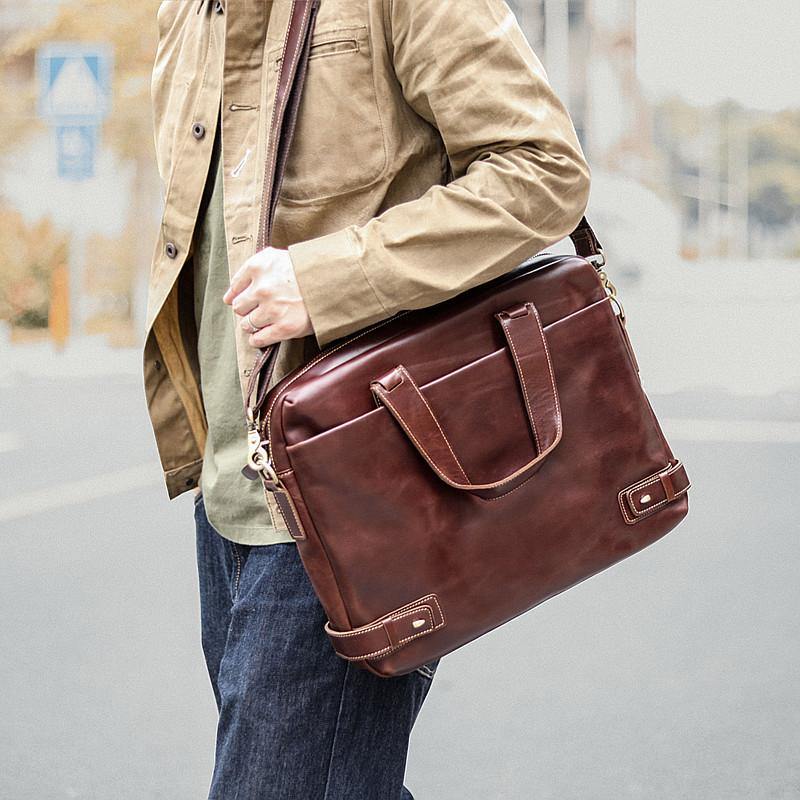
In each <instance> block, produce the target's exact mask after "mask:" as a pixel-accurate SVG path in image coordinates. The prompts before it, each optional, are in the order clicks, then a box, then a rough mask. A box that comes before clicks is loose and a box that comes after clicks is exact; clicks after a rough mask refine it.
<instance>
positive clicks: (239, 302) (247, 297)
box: [231, 291, 259, 317]
mask: <svg viewBox="0 0 800 800" xmlns="http://www.w3.org/2000/svg"><path fill="white" fill-rule="evenodd" d="M258 303H259V301H258V298H257V297H256V296H255V294H254V293H253V292H252V291H243V292H242V293H241V294H239V295H237V296H236V297H234V298H233V301H232V302H231V307H232V308H233V310H234V312H235V313H236V314H238V315H239V316H240V317H243V316H244V315H245V314H249V313H250V312H251V311H253V310H254V309H256V308H258Z"/></svg>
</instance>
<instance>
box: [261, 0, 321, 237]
mask: <svg viewBox="0 0 800 800" xmlns="http://www.w3.org/2000/svg"><path fill="white" fill-rule="evenodd" d="M311 6H312V3H311V2H308V1H307V2H306V4H305V7H304V9H303V19H302V22H301V30H305V28H306V23H307V20H308V17H309V16H310V14H311ZM294 9H295V4H294V3H292V7H291V9H290V11H289V22H288V24H287V26H286V33H285V34H284V39H283V48H282V49H281V52H283V53H285V52H286V46H287V44H288V42H289V32H290V31H291V29H292V18H293V17H294ZM304 40H305V36H298V37H297V41H296V42H295V46H294V52H293V53H292V58H291V61H290V64H291V63H292V62H294V61H295V58H296V56H297V51H298V49H299V47H300V43H301V42H302V41H304ZM284 66H285V64H284ZM296 68H297V65H296V64H295V69H296ZM282 72H283V70H281V71H280V72H279V73H278V77H277V84H276V86H275V100H276V102H275V103H273V105H272V119H271V121H270V126H269V136H270V139H269V148H268V149H267V164H272V163H273V162H272V156H273V153H274V151H275V146H276V144H277V142H276V141H275V139H276V137H275V130H276V128H277V124H278V114H277V113H276V111H277V109H278V106H279V105H281V106H283V110H285V107H286V102H285V101H287V100H288V99H289V95H290V94H291V91H289V92H287V94H286V95H285V97H284V98H283V101H280V98H279V96H278V91H279V89H280V87H281V74H282ZM274 172H275V171H274V170H270V182H269V193H270V196H271V195H272V190H273V188H274V183H275V174H274ZM269 202H270V198H267V203H269ZM267 224H268V225H269V220H267ZM263 233H264V234H265V235H267V236H268V237H269V235H270V234H271V231H269V230H268V231H263Z"/></svg>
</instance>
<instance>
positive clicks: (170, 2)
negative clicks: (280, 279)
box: [144, 0, 589, 497]
mask: <svg viewBox="0 0 800 800" xmlns="http://www.w3.org/2000/svg"><path fill="white" fill-rule="evenodd" d="M290 8H291V2H290V0H272V1H271V0H256V1H255V2H254V0H226V2H225V3H224V5H223V3H222V2H216V3H214V2H211V1H210V2H208V3H206V2H204V0H166V2H162V3H161V5H160V7H159V10H158V26H159V34H160V36H159V44H158V51H157V55H156V59H155V66H154V69H153V80H152V96H153V107H154V118H155V138H156V146H157V155H158V166H159V171H160V174H161V177H162V180H163V182H164V187H165V209H164V215H163V219H162V223H161V230H160V233H159V237H158V242H157V244H156V248H155V255H154V258H153V264H152V269H151V273H150V283H149V295H148V311H147V330H146V343H145V353H144V380H145V388H146V394H147V402H148V408H149V412H150V416H151V420H152V423H153V427H154V430H155V435H156V441H157V444H158V449H159V453H160V456H161V461H162V466H163V470H164V475H165V480H166V485H167V490H168V493H169V496H170V497H176V496H177V495H179V494H181V493H182V492H184V491H186V490H187V489H188V488H190V487H192V486H195V485H196V484H197V481H198V478H199V474H200V468H201V464H202V454H203V447H204V443H205V431H206V423H205V414H204V410H203V404H202V398H201V395H200V388H199V376H198V369H197V358H196V352H195V341H194V336H195V333H194V327H193V319H192V318H191V308H192V306H191V283H190V275H191V269H186V270H183V269H182V268H183V267H184V266H185V265H186V264H187V263H188V262H190V258H191V252H190V251H191V241H192V233H193V230H194V227H195V223H196V220H197V214H198V207H199V205H200V200H201V197H202V194H203V187H204V183H205V179H206V173H207V171H208V166H209V161H210V156H211V149H212V143H213V137H214V125H215V120H216V118H217V109H218V108H219V104H220V102H221V104H222V122H221V125H222V140H223V147H222V159H223V165H224V170H225V177H224V195H225V225H226V233H227V237H228V256H229V259H228V260H229V267H230V272H231V274H233V273H234V272H235V271H236V270H237V269H238V268H239V267H240V266H241V264H242V263H243V262H244V261H245V260H246V259H247V258H248V257H249V256H250V255H251V254H252V253H253V252H254V249H255V240H256V235H257V229H258V221H259V211H260V206H261V202H262V190H263V182H264V165H265V144H266V138H267V129H268V123H269V119H270V113H271V110H272V105H273V95H274V90H275V82H276V77H277V65H278V61H279V59H280V56H281V48H282V43H283V39H284V34H285V32H286V28H287V24H288V19H289V11H290ZM448 170H452V172H449V171H448ZM588 191H589V169H588V167H587V164H586V161H585V159H584V156H583V153H582V152H581V148H580V145H579V143H578V140H577V138H576V135H575V130H574V128H573V125H572V122H571V120H570V118H569V116H568V114H567V112H566V110H565V108H564V106H563V105H562V103H561V102H560V100H559V99H558V98H557V97H556V95H555V94H554V93H553V91H552V89H551V88H550V86H549V84H548V82H547V77H546V75H545V71H544V69H543V68H542V65H541V63H540V62H539V60H538V58H537V57H536V55H534V53H533V51H532V50H531V48H530V46H529V45H528V43H527V41H526V40H525V37H524V36H523V34H522V31H521V30H520V28H519V26H518V24H517V22H516V20H515V18H514V16H513V14H512V13H511V11H510V10H509V8H508V6H507V5H506V3H505V2H504V0H321V3H320V9H319V13H318V17H317V23H316V28H315V32H314V36H313V39H312V44H311V56H310V60H309V66H308V73H307V78H306V85H305V90H304V96H303V100H302V104H301V107H300V113H299V118H298V124H297V131H296V135H295V139H294V143H293V145H292V150H291V153H290V156H289V159H288V163H287V168H286V176H285V179H284V182H283V187H282V190H281V195H280V200H279V203H278V207H277V211H276V215H275V223H274V232H273V238H272V242H271V244H272V245H273V246H274V247H284V248H285V247H288V249H289V254H290V256H291V259H292V262H293V264H294V267H295V270H296V273H297V279H298V283H299V286H300V290H301V292H302V294H303V297H304V299H305V301H306V305H307V307H308V311H309V315H310V317H311V321H312V324H313V327H314V331H315V337H308V339H307V340H305V341H302V340H300V341H298V340H294V341H291V342H284V343H283V344H282V345H281V353H280V360H279V364H278V368H277V370H276V375H275V379H276V380H277V379H279V378H280V377H281V376H282V375H283V374H285V373H286V371H287V370H289V369H291V368H293V367H294V366H296V365H297V364H298V363H300V362H301V361H302V360H303V358H304V357H307V356H308V355H309V354H310V352H313V351H314V350H315V349H316V348H317V346H324V345H326V344H327V343H328V342H330V341H332V340H333V339H336V338H339V337H342V336H346V335H348V334H351V333H353V332H354V331H357V330H358V329H360V328H362V327H364V326H366V325H368V324H370V323H373V322H375V321H377V320H380V319H384V318H386V317H389V316H391V315H393V314H395V313H396V312H398V311H400V310H403V309H410V308H419V307H424V306H428V305H432V304H434V303H438V302H440V301H442V300H445V299H446V298H448V297H451V296H452V295H455V294H458V293H459V292H462V291H464V290H465V289H467V288H469V287H471V286H474V285H476V284H479V283H482V282H484V281H487V280H489V279H490V278H493V277H494V276H496V275H498V274H500V273H503V272H505V271H508V270H509V269H511V268H513V267H514V266H516V265H517V264H518V263H520V262H521V261H523V260H524V259H525V258H527V257H528V256H530V255H532V254H534V253H535V252H537V251H539V250H541V249H543V248H545V247H547V246H548V245H550V244H552V243H553V242H555V241H557V240H559V239H561V238H562V237H564V236H565V235H567V234H568V233H569V232H570V231H571V230H572V229H573V228H574V227H575V225H576V224H577V223H578V221H579V220H580V217H581V215H582V214H583V211H584V208H585V206H586V203H587V198H588ZM179 275H180V277H181V279H180V280H177V278H178V277H179ZM231 313H233V312H232V311H231ZM236 330H237V355H238V363H239V368H240V377H241V379H242V384H243V385H244V384H245V383H246V381H247V378H248V375H249V368H250V366H251V365H252V363H253V360H254V358H255V356H256V354H257V353H256V351H255V350H254V349H253V348H252V347H250V346H249V345H248V343H247V334H246V333H245V332H244V331H243V330H242V329H241V328H240V326H238V325H237V326H236ZM242 424H243V425H244V417H243V419H242Z"/></svg>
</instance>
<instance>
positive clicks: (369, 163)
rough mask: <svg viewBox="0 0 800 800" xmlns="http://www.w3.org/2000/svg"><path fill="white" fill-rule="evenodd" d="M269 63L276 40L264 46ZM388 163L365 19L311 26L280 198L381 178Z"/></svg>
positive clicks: (310, 197) (277, 55) (327, 193)
mask: <svg viewBox="0 0 800 800" xmlns="http://www.w3.org/2000/svg"><path fill="white" fill-rule="evenodd" d="M270 64H271V67H272V69H274V70H275V71H276V73H277V71H278V70H279V69H280V65H281V48H276V49H275V50H273V51H272V52H271V53H270ZM386 165H387V154H386V138H385V132H384V128H383V122H382V119H381V113H380V109H379V106H378V99H377V92H376V90H375V80H374V76H373V61H372V53H371V46H370V40H369V33H368V28H367V26H365V25H359V26H351V27H337V28H335V29H333V28H331V29H327V30H318V31H316V32H315V33H314V36H313V38H312V40H311V46H310V52H309V59H308V72H307V73H306V79H305V84H304V86H303V97H302V100H301V102H300V109H299V112H298V116H297V127H296V129H295V136H294V139H293V141H292V146H291V149H290V152H289V156H288V158H287V162H286V172H285V174H284V179H283V184H282V187H281V194H280V197H281V200H284V201H289V202H291V201H295V202H300V203H302V202H309V201H314V200H323V199H326V198H331V197H336V196H338V195H342V194H346V193H348V192H354V191H358V190H359V189H364V188H366V187H368V186H370V185H372V184H373V183H376V182H377V181H378V180H380V178H381V177H382V176H383V174H384V172H385V170H386Z"/></svg>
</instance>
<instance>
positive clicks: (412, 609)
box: [325, 594, 447, 661]
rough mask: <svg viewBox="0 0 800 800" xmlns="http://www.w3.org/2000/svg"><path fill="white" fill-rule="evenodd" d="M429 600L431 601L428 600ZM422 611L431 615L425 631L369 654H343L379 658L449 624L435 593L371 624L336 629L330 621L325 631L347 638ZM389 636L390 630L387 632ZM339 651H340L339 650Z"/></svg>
mask: <svg viewBox="0 0 800 800" xmlns="http://www.w3.org/2000/svg"><path fill="white" fill-rule="evenodd" d="M428 601H429V602H428ZM431 604H433V605H435V606H436V610H437V612H438V614H439V617H440V618H441V622H439V623H438V624H437V622H436V619H435V617H434V615H433V610H432V609H431V607H430V606H431ZM421 612H427V613H428V614H429V615H430V620H431V626H432V627H430V628H427V629H426V630H424V631H420V632H419V633H415V634H413V635H411V636H407V637H405V638H404V639H401V640H400V641H399V642H398V643H397V644H396V645H391V644H390V645H389V646H388V647H384V648H381V649H380V650H376V651H374V652H372V653H368V654H367V655H358V656H346V655H342V654H341V653H340V654H339V655H341V656H342V658H344V659H346V660H347V661H365V660H368V659H370V658H378V657H379V656H385V655H388V654H389V653H392V652H394V651H396V650H399V649H400V648H401V647H403V646H405V645H406V644H408V642H410V641H411V640H412V639H416V638H418V637H420V636H426V635H428V634H430V633H433V632H434V631H437V630H439V629H440V628H443V627H444V626H445V625H446V624H447V619H446V617H445V615H444V611H442V607H441V605H440V604H439V600H438V598H437V597H436V595H435V594H429V595H427V596H426V597H422V598H420V599H419V600H415V601H413V602H412V603H409V604H408V605H405V606H402V607H401V608H398V609H395V610H394V611H391V612H390V613H389V614H387V615H386V616H385V617H381V619H380V620H378V621H377V622H373V623H370V624H369V625H365V626H364V627H362V628H355V629H354V630H352V631H336V630H334V629H333V628H331V627H330V623H326V624H325V631H326V633H327V634H328V635H329V636H331V637H332V638H334V639H336V638H347V637H350V636H360V635H362V634H367V633H373V632H375V631H377V630H380V629H382V628H383V627H384V623H386V622H394V621H397V620H400V619H406V618H407V617H412V616H414V615H415V614H419V613H421ZM386 635H387V637H388V636H389V634H388V632H387V633H386ZM337 652H338V651H337Z"/></svg>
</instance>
